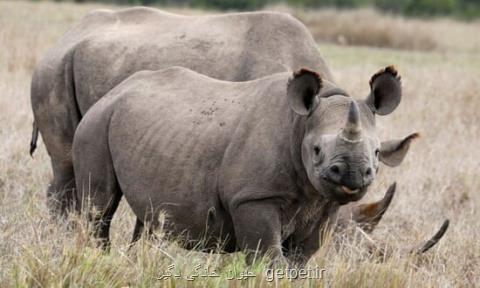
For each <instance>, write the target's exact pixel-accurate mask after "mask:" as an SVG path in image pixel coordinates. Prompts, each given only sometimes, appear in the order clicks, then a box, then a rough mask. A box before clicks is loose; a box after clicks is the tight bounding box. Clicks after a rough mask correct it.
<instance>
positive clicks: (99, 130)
mask: <svg viewBox="0 0 480 288" xmlns="http://www.w3.org/2000/svg"><path fill="white" fill-rule="evenodd" d="M101 116H106V117H108V115H101ZM88 120H89V121H85V122H84V123H83V124H85V125H82V124H81V125H80V126H79V127H78V128H77V134H76V135H75V140H74V145H73V163H74V171H75V182H76V186H77V190H76V195H77V203H79V205H77V208H79V209H81V210H80V211H79V212H84V213H87V215H88V219H89V221H90V222H91V223H92V224H93V233H94V236H95V237H97V238H98V239H99V240H100V244H101V246H102V248H108V246H109V244H110V241H109V230H110V223H111V221H112V217H113V215H114V213H115V211H116V210H117V207H118V204H119V203H120V199H121V198H122V195H123V193H122V191H121V189H120V185H119V184H118V181H117V177H116V174H115V171H114V168H113V162H112V157H111V155H110V151H109V146H108V133H107V124H108V123H106V121H102V120H103V119H102V118H100V119H97V118H93V119H92V118H90V119H88Z"/></svg>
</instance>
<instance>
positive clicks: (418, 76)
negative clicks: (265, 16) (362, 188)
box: [0, 2, 480, 287]
mask: <svg viewBox="0 0 480 288" xmlns="http://www.w3.org/2000/svg"><path fill="white" fill-rule="evenodd" d="M98 7H100V6H97V5H92V4H84V5H73V4H56V3H51V2H34V3H31V2H0V48H1V49H0V139H1V141H0V151H1V152H0V256H1V257H0V286H4V287H9V286H18V287H24V286H38V287H52V286H53V287H67V286H80V287H93V286H95V287H96V286H100V287H110V286H112V287H122V286H143V287H149V286H166V287H176V286H178V287H185V286H196V285H199V286H208V287H216V286H220V287H223V286H232V287H237V286H248V287H255V286H258V285H267V284H268V283H269V282H267V278H266V277H265V276H264V274H263V273H262V271H263V269H264V268H265V267H264V266H262V264H258V265H256V266H255V267H253V268H252V269H253V272H255V273H256V274H258V275H257V277H255V278H250V279H248V280H242V281H231V280H227V279H226V278H227V276H228V274H229V273H228V271H229V270H232V269H237V271H242V270H243V269H246V268H245V264H244V262H243V258H242V254H233V255H218V254H203V253H196V252H189V251H185V250H182V249H179V248H178V247H176V246H175V244H171V243H169V242H165V241H161V240H154V241H145V240H142V241H141V242H140V243H139V244H137V245H136V246H134V247H133V249H131V250H127V247H128V242H129V239H130V234H131V231H132V229H133V222H134V221H133V216H132V214H131V212H130V211H129V208H128V206H127V205H126V204H125V203H123V204H122V206H121V207H120V209H119V211H118V212H117V214H116V217H115V219H114V222H113V229H112V233H111V235H112V238H113V246H112V249H111V251H110V253H103V252H102V251H100V250H98V249H96V248H95V245H94V243H92V241H91V240H90V239H89V237H88V233H87V230H86V229H85V226H84V225H79V226H78V227H77V229H74V230H71V229H67V227H66V225H64V224H58V223H55V222H53V221H52V220H51V217H50V216H49V213H48V211H47V209H46V206H45V189H46V187H47V184H48V182H49V179H50V177H51V170H50V164H49V159H48V155H47V154H46V152H45V149H44V147H43V145H41V144H40V149H39V150H38V151H37V153H36V154H35V158H33V159H32V158H30V156H29V155H28V144H29V141H30V135H31V123H32V113H31V108H30V100H29V88H30V78H31V73H32V70H33V68H34V66H35V64H36V62H37V61H38V60H39V59H40V57H41V56H42V55H43V54H44V53H45V51H46V49H48V47H49V46H50V45H52V44H53V43H54V41H55V40H56V39H58V38H59V37H60V36H61V35H62V33H64V32H65V31H66V30H67V29H68V28H69V27H70V26H71V25H72V23H74V22H75V21H77V20H78V19H79V18H80V17H82V16H83V15H84V14H85V13H86V12H87V11H89V10H92V9H94V8H98ZM111 8H113V9H118V7H111ZM281 9H284V8H281ZM182 11H183V10H182ZM183 12H185V13H197V12H196V11H183ZM294 12H295V13H296V15H297V16H298V17H300V18H301V19H302V20H303V21H305V22H306V23H307V25H308V26H309V28H310V29H311V30H312V32H313V34H314V35H315V37H317V39H319V40H327V41H330V42H329V43H330V44H327V43H326V42H322V41H320V42H319V50H320V51H321V53H322V54H323V55H324V57H325V59H326V60H327V62H328V63H329V64H330V66H331V68H332V70H333V72H334V74H335V76H336V78H337V80H338V82H339V83H340V84H341V85H342V86H343V87H345V88H347V90H348V91H350V92H351V93H352V94H354V95H357V97H364V96H365V95H367V93H368V79H369V77H370V76H371V74H373V73H374V72H376V71H377V70H378V69H379V68H380V67H383V66H385V65H388V64H392V63H393V64H395V65H396V66H397V68H398V69H399V71H400V73H401V74H402V79H403V85H404V97H403V101H402V103H401V105H400V107H399V109H397V111H395V113H393V115H391V116H387V117H381V118H380V117H379V119H378V126H379V130H380V135H381V137H382V139H389V138H400V137H403V136H405V135H407V134H409V133H411V132H414V131H418V132H420V133H421V134H422V137H421V138H420V139H419V140H418V141H416V142H415V143H414V145H413V147H412V148H411V150H410V152H409V155H408V157H407V159H406V161H405V162H404V163H403V164H402V165H401V167H399V168H395V169H391V168H387V167H385V166H382V167H381V170H380V171H381V172H380V175H379V177H378V180H377V181H376V183H375V184H374V186H373V187H372V189H371V190H370V191H371V192H370V194H369V195H367V197H366V199H365V201H367V200H371V199H377V198H379V197H381V195H383V193H384V191H385V189H386V187H387V186H388V185H389V184H390V183H392V182H393V181H397V182H398V187H397V194H396V196H395V198H394V201H393V203H392V206H391V207H390V209H389V211H388V212H387V214H386V215H385V217H384V219H383V220H382V222H381V223H380V225H379V227H378V228H377V230H376V231H375V232H374V234H373V235H372V238H373V239H375V241H381V242H382V243H387V244H388V245H390V246H391V247H393V248H394V251H395V252H394V253H393V255H392V256H391V257H389V258H386V259H379V258H378V257H377V258H375V257H369V256H368V254H367V253H366V249H365V245H362V244H361V243H360V244H352V243H351V242H349V241H344V242H343V243H342V244H341V246H340V248H339V249H337V250H336V249H334V248H333V245H328V244H327V245H324V246H323V248H322V249H321V250H320V251H319V252H318V253H317V254H316V255H315V256H314V258H313V259H312V260H311V262H310V266H311V267H314V266H315V265H318V266H319V267H321V268H324V269H326V272H325V273H324V279H322V280H304V281H296V282H294V283H293V284H292V283H290V282H289V281H287V280H279V281H278V282H272V284H271V285H279V286H282V287H290V286H295V287H296V286H298V285H304V286H307V287H314V286H332V287H388V286H390V287H452V286H456V287H465V286H475V285H478V283H480V241H478V239H480V220H479V219H480V180H479V178H480V177H479V176H480V175H479V172H480V160H479V159H480V152H479V151H480V149H478V147H479V145H480V139H479V135H480V124H479V123H480V116H479V113H480V97H479V96H480V95H479V91H480V44H479V43H480V40H479V39H480V37H479V35H478V34H479V33H480V25H479V23H469V24H467V23H459V22H454V21H452V20H446V19H437V20H431V21H425V20H405V19H403V18H398V17H393V16H382V15H378V14H377V13H375V12H374V11H370V10H364V11H352V12H339V11H323V12H311V11H310V12H309V11H294ZM199 13H201V12H199ZM325 19H330V21H327V20H325ZM332 43H337V44H332ZM338 43H340V44H345V43H348V44H359V45H370V46H372V45H373V46H380V47H381V46H385V47H393V48H397V49H396V50H395V49H390V48H388V49H386V48H368V47H365V46H363V47H360V46H357V47H352V46H345V45H338ZM445 218H449V219H450V220H451V225H450V229H449V231H447V233H446V235H445V237H444V238H443V239H442V240H441V242H440V243H439V244H438V245H437V246H436V247H434V249H432V250H431V251H429V252H428V253H427V254H425V255H423V256H411V255H410V256H409V255H407V254H405V252H404V251H405V250H408V248H411V247H414V246H415V244H416V243H420V242H421V241H423V240H425V239H426V238H428V237H430V236H431V235H432V234H433V233H434V232H435V230H436V229H438V227H439V226H440V224H441V222H442V221H443V220H444V219H445ZM172 263H173V264H175V265H176V269H178V270H179V271H180V272H182V273H183V274H184V275H188V274H192V273H193V272H192V271H193V270H194V269H195V266H196V265H198V264H200V265H201V266H202V267H205V266H209V267H211V268H216V269H218V271H220V275H221V277H219V278H198V279H197V280H196V281H195V282H189V281H186V280H167V281H160V280H158V279H157V277H158V276H159V275H161V274H162V272H163V271H165V270H166V269H167V267H168V266H169V265H170V264H172Z"/></svg>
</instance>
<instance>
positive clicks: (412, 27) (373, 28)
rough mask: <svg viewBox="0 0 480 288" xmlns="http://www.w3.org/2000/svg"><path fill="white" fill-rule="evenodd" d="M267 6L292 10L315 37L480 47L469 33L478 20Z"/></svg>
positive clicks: (479, 26)
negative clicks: (405, 16) (429, 18)
mask: <svg viewBox="0 0 480 288" xmlns="http://www.w3.org/2000/svg"><path fill="white" fill-rule="evenodd" d="M269 9H272V10H277V11H285V12H290V13H292V14H294V15H295V16H296V17H298V18H299V19H301V20H302V21H303V22H304V23H305V24H306V25H307V26H308V28H309V29H310V31H311V32H312V34H313V36H314V38H315V39H316V40H317V41H324V42H333V43H336V44H341V45H362V46H374V47H389V48H395V49H403V50H422V51H431V50H438V51H457V52H475V51H478V50H479V49H480V38H479V37H468V35H475V33H478V31H480V22H479V21H476V22H472V23H464V22H459V21H454V20H451V19H446V18H438V19H434V20H421V19H408V18H404V17H402V16H392V15H385V14H381V13H379V12H377V11H375V10H373V9H360V10H344V11H339V10H334V9H324V10H301V9H292V8H289V7H285V6H278V5H277V6H272V7H270V8H269Z"/></svg>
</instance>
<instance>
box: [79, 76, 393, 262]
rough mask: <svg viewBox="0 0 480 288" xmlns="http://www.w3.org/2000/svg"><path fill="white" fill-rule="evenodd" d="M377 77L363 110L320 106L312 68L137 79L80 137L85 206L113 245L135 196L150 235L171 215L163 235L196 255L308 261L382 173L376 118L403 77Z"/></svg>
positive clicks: (91, 117)
mask: <svg viewBox="0 0 480 288" xmlns="http://www.w3.org/2000/svg"><path fill="white" fill-rule="evenodd" d="M378 75H380V76H378ZM378 75H376V76H374V78H372V79H373V80H372V81H373V82H374V84H372V85H373V86H372V93H371V95H370V96H369V98H368V99H367V100H366V101H355V100H353V99H352V98H350V97H347V96H343V95H336V94H335V95H331V96H330V97H327V98H321V97H320V96H319V95H320V94H321V91H322V89H321V88H322V87H321V86H322V84H321V83H322V81H321V78H320V77H319V76H318V74H315V73H313V72H310V71H306V70H302V71H300V72H298V73H295V74H294V75H293V76H292V73H290V72H285V73H278V74H273V75H271V76H267V77H264V78H260V79H257V80H253V81H248V82H227V81H220V80H216V79H212V78H209V77H207V76H204V75H201V74H199V73H196V72H193V71H191V70H188V69H186V68H180V67H174V68H168V69H164V70H160V71H153V72H152V71H142V72H137V73H136V74H134V75H133V76H131V77H129V78H128V79H126V80H125V81H124V82H122V83H121V84H120V85H118V86H117V87H115V88H114V89H113V90H112V91H110V92H109V93H108V94H107V96H105V97H104V98H103V99H101V100H100V101H99V102H98V103H97V104H95V105H94V106H93V107H92V108H91V109H90V110H89V111H88V113H87V114H86V115H85V117H84V118H83V120H82V121H81V123H80V125H79V127H78V129H77V132H76V134H75V140H74V144H73V159H74V168H75V177H76V185H77V187H78V191H77V197H78V201H77V203H86V200H85V199H90V203H91V205H92V207H91V209H92V211H97V212H99V213H98V214H94V216H92V217H91V218H92V219H95V221H96V225H95V226H94V227H97V228H98V231H97V233H96V234H97V235H98V236H99V237H100V238H102V239H103V240H104V241H106V242H108V230H109V225H110V221H111V219H112V217H113V214H114V213H115V209H116V208H117V205H118V202H119V201H120V198H121V197H122V196H124V197H125V198H126V200H127V202H128V204H129V205H130V207H131V208H132V210H133V211H134V213H135V215H136V216H137V219H140V220H141V221H142V222H144V223H148V225H149V226H150V227H151V226H153V227H155V226H157V225H158V215H159V213H160V212H161V211H165V212H166V215H167V216H166V220H165V224H164V225H165V226H164V231H166V232H167V233H169V234H171V235H174V236H176V237H178V236H180V237H182V239H183V240H184V243H185V247H187V248H192V247H199V244H198V243H199V242H201V243H202V246H201V247H202V248H206V249H210V248H216V247H218V242H219V241H221V242H222V243H223V244H224V246H223V249H224V251H226V252H233V251H237V250H255V249H257V248H258V249H259V250H260V251H261V252H262V253H266V252H267V251H270V252H271V253H273V254H272V255H273V256H274V257H284V256H287V257H289V256H291V257H293V258H292V259H290V260H291V261H293V262H301V263H304V261H305V260H308V259H309V258H310V256H311V255H312V254H313V253H314V252H315V251H317V249H318V247H319V242H320V241H319V237H320V233H319V231H320V229H322V227H324V226H325V225H326V224H327V222H328V220H329V219H330V220H331V218H332V216H334V215H335V213H336V211H337V209H338V207H339V206H340V205H342V204H346V203H348V202H351V201H356V200H359V199H360V198H361V197H362V196H363V195H364V194H365V193H366V189H367V187H368V185H369V184H370V183H371V181H372V180H373V178H374V176H375V171H376V168H378V161H379V155H378V154H379V152H378V151H379V148H380V143H379V141H378V138H377V137H376V135H375V119H374V118H375V117H374V114H375V113H376V112H378V113H382V114H388V113H390V112H391V111H392V110H393V109H394V108H395V107H396V105H398V102H399V101H398V100H399V95H400V94H399V93H400V90H399V89H400V88H399V81H398V79H397V77H396V72H392V71H391V70H385V71H383V72H381V73H380V74H378ZM316 77H319V78H318V79H317V78H316ZM374 98H375V99H377V100H375V101H373V99H374ZM392 99H393V100H392ZM392 102H393V103H394V104H393V105H391V103H392ZM395 103H396V104H395ZM377 106H378V107H377ZM380 106H382V107H380ZM375 107H376V108H375ZM385 107H386V108H385ZM384 108H385V109H386V110H385V109H384ZM382 109H383V110H382ZM384 110H385V111H384ZM387 110H388V111H387ZM347 116H348V117H347ZM347 118H348V121H347V124H345V122H346V120H347ZM348 123H354V124H348ZM339 131H343V132H341V133H340V134H338V133H339ZM348 131H350V132H348ZM390 152H392V151H390ZM382 153H383V152H382ZM334 166H335V168H336V169H333V168H332V167H334ZM337 170H338V171H337ZM346 186H348V188H347V187H346ZM95 215H96V216H95ZM282 247H283V248H282ZM282 249H284V250H285V251H287V252H282ZM290 254H291V255H290ZM292 255H293V256H292Z"/></svg>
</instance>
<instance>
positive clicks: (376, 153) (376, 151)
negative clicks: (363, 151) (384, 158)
mask: <svg viewBox="0 0 480 288" xmlns="http://www.w3.org/2000/svg"><path fill="white" fill-rule="evenodd" d="M378 156H380V150H378V149H377V150H375V157H377V158H378Z"/></svg>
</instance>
